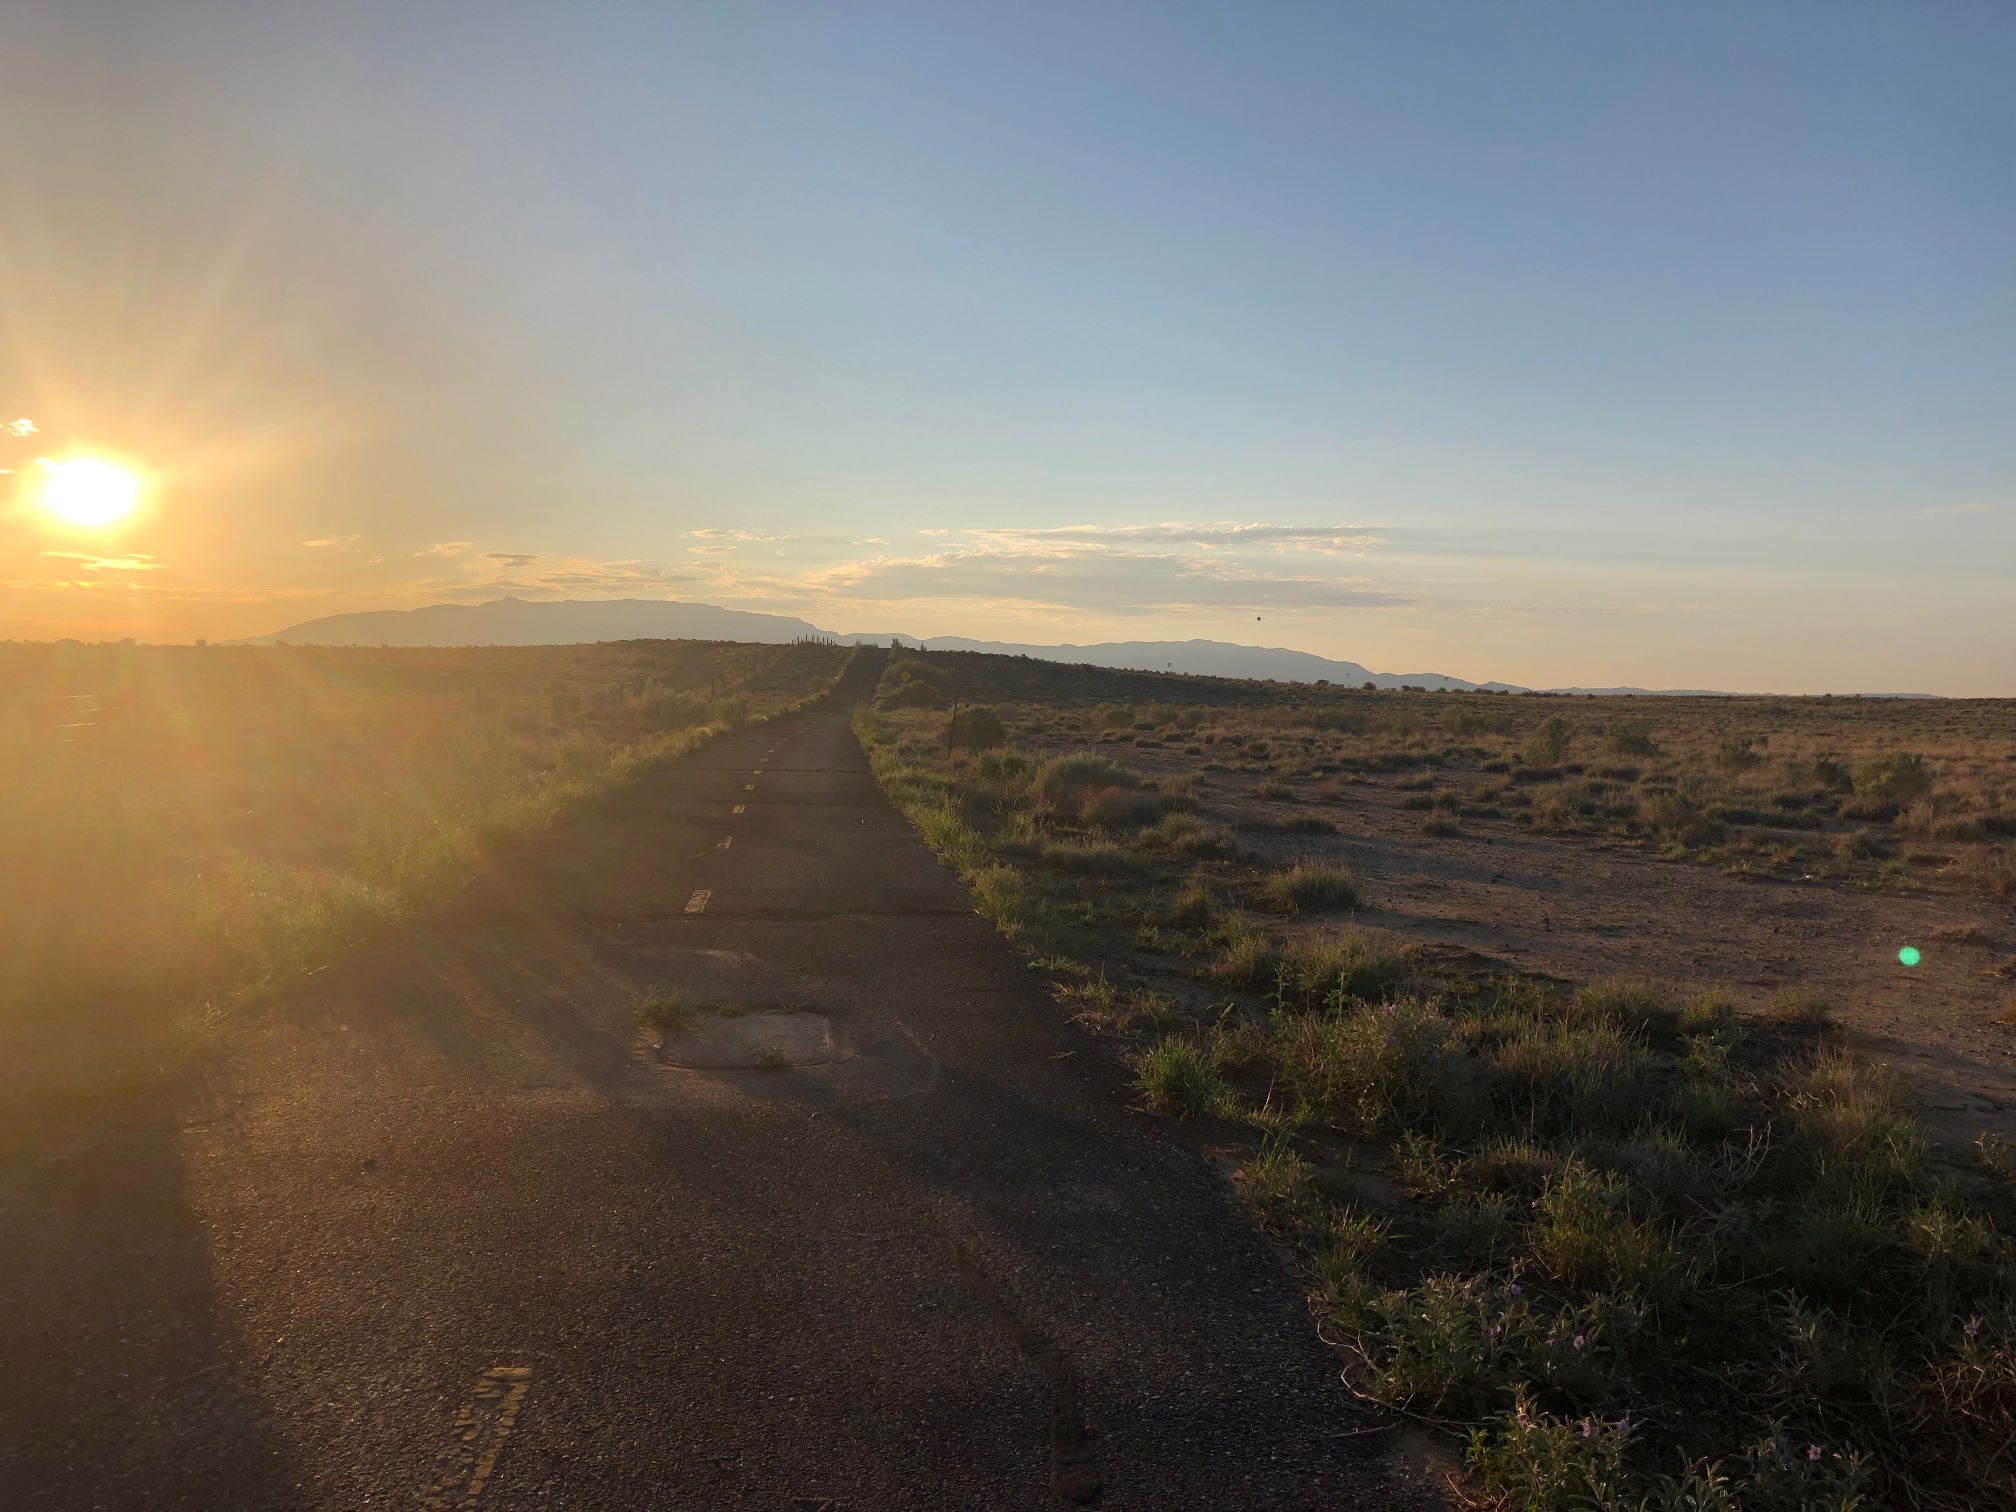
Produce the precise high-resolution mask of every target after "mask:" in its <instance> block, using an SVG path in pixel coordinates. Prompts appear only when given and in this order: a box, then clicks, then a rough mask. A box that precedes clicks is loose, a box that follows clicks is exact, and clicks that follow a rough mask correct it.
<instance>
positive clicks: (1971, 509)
mask: <svg viewBox="0 0 2016 1512" xmlns="http://www.w3.org/2000/svg"><path fill="white" fill-rule="evenodd" d="M1994 511H1995V506H1994V505H1993V504H1983V503H1981V502H1980V501H1979V500H1976V499H1969V500H1967V501H1966V502H1964V503H1960V504H1931V505H1927V506H1926V507H1925V508H1923V509H1920V510H1916V511H1914V513H1916V514H1921V515H1985V514H1993V513H1994Z"/></svg>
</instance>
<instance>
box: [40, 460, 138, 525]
mask: <svg viewBox="0 0 2016 1512" xmlns="http://www.w3.org/2000/svg"><path fill="white" fill-rule="evenodd" d="M39 465H40V466H41V468H42V488H41V491H40V494H39V496H38V497H39V501H40V503H41V505H42V508H43V509H45V510H46V511H48V512H49V513H50V514H52V515H54V516H55V517H56V518H57V519H59V520H61V521H63V522H64V523H65V524H68V525H82V526H85V527H87V528H90V529H102V528H103V527H105V526H107V525H117V524H118V523H119V522H120V521H121V520H123V519H125V518H126V517H127V516H128V515H130V514H131V513H133V511H134V510H135V509H137V508H138V507H139V505H140V491H141V486H142V485H141V480H140V475H139V474H138V473H136V472H134V471H133V469H131V468H130V467H122V466H120V465H119V464H118V463H117V462H108V461H107V460H106V459H105V458H103V457H63V458H59V459H55V460H51V459H50V458H48V457H43V458H40V459H39Z"/></svg>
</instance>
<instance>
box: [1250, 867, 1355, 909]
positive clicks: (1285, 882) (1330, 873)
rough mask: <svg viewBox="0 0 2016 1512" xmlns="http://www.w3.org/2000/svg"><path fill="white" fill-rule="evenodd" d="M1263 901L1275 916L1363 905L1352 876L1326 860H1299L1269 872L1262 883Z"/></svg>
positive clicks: (1261, 897) (1261, 893) (1261, 894)
mask: <svg viewBox="0 0 2016 1512" xmlns="http://www.w3.org/2000/svg"><path fill="white" fill-rule="evenodd" d="M1260 900H1261V902H1263V903H1264V904H1265V905H1266V906H1267V907H1269V908H1271V909H1273V910H1274V911H1275V912H1276V913H1299V912H1302V911H1304V910H1307V909H1318V908H1326V909H1337V908H1359V907H1361V906H1363V905H1362V900H1361V899H1360V897H1359V894H1358V886H1357V883H1356V882H1355V881H1354V880H1353V879H1352V876H1351V873H1350V872H1348V871H1346V870H1345V869H1344V868H1343V867H1342V866H1339V865H1337V864H1336V863H1335V862H1326V861H1297V862H1296V863H1295V864H1294V865H1293V866H1285V867H1282V868H1281V869H1280V870H1278V871H1275V872H1272V873H1270V874H1269V875H1268V877H1267V880H1266V881H1264V882H1263V883H1261V884H1260Z"/></svg>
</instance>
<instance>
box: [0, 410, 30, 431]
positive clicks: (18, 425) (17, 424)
mask: <svg viewBox="0 0 2016 1512" xmlns="http://www.w3.org/2000/svg"><path fill="white" fill-rule="evenodd" d="M36 430H37V426H36V424H35V422H34V421H33V420H30V419H29V418H28V417H27V416H25V415H24V416H22V417H21V418H20V419H19V420H9V421H7V422H6V423H5V424H4V425H0V434H5V435H9V436H32V435H34V434H35V432H36Z"/></svg>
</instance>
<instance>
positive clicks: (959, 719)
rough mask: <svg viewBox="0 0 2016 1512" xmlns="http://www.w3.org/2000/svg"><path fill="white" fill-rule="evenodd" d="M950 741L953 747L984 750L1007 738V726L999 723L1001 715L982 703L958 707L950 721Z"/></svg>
mask: <svg viewBox="0 0 2016 1512" xmlns="http://www.w3.org/2000/svg"><path fill="white" fill-rule="evenodd" d="M950 736H951V743H952V745H953V746H954V748H957V749H964V750H968V751H985V750H989V749H991V748H993V747H994V746H998V745H1005V744H1006V743H1007V740H1008V729H1007V726H1005V725H1003V724H1002V723H1001V716H1000V715H998V714H996V713H995V712H994V711H993V710H992V709H989V708H987V707H985V706H984V705H980V706H975V707H973V708H970V709H960V710H958V711H957V712H956V713H954V714H953V716H952V718H951V721H950Z"/></svg>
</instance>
